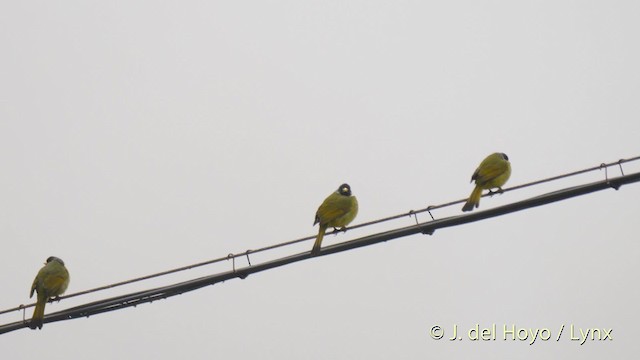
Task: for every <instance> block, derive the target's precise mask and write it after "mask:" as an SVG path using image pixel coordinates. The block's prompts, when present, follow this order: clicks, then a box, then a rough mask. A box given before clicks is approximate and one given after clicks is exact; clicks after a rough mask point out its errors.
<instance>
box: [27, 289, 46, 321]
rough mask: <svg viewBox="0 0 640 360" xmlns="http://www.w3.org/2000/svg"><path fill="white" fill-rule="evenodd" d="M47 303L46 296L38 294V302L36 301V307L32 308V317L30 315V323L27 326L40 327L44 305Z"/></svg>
mask: <svg viewBox="0 0 640 360" xmlns="http://www.w3.org/2000/svg"><path fill="white" fill-rule="evenodd" d="M46 303H47V299H46V298H41V297H40V295H38V302H36V308H35V310H33V317H31V323H29V327H30V328H32V329H35V328H38V329H42V322H43V319H44V305H45V304H46Z"/></svg>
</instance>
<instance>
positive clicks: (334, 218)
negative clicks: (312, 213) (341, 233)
mask: <svg viewBox="0 0 640 360" xmlns="http://www.w3.org/2000/svg"><path fill="white" fill-rule="evenodd" d="M357 214H358V200H357V199H356V197H355V196H353V195H351V187H350V186H349V184H342V185H340V187H339V188H338V190H336V191H335V192H334V193H332V194H331V195H329V196H327V198H326V199H324V201H323V202H322V205H320V207H319V208H318V211H317V212H316V220H315V222H314V223H313V225H315V224H318V223H320V230H319V231H318V237H317V238H316V241H315V243H314V244H313V249H311V254H313V255H317V254H318V253H319V252H320V245H321V244H322V238H323V237H324V234H325V232H326V231H327V228H329V227H332V228H340V229H341V230H344V228H345V227H346V226H347V225H349V223H350V222H352V221H353V219H355V217H356V215H357Z"/></svg>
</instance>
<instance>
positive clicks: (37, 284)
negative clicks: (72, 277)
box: [29, 256, 69, 329]
mask: <svg viewBox="0 0 640 360" xmlns="http://www.w3.org/2000/svg"><path fill="white" fill-rule="evenodd" d="M67 286H69V271H67V268H66V267H65V266H64V261H62V259H60V258H57V257H55V256H50V257H49V258H48V259H47V262H46V263H45V264H44V266H43V267H42V269H40V271H38V275H36V278H35V279H34V280H33V285H31V295H29V297H33V292H34V291H35V292H37V293H38V295H37V299H38V301H37V302H36V308H35V310H34V311H33V317H32V318H31V322H30V323H29V327H30V328H32V329H35V328H38V329H42V321H43V318H44V306H45V304H46V303H47V301H49V299H51V298H56V297H58V296H60V295H62V294H63V293H64V292H65V290H67Z"/></svg>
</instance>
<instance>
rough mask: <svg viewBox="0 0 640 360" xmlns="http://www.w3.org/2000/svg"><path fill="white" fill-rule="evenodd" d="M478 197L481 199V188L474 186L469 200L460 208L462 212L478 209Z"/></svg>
mask: <svg viewBox="0 0 640 360" xmlns="http://www.w3.org/2000/svg"><path fill="white" fill-rule="evenodd" d="M480 197H482V188H481V187H480V186H477V185H476V187H475V188H474V189H473V191H472V192H471V196H469V200H467V202H466V203H465V204H464V206H463V207H462V211H471V210H473V208H474V207H478V206H479V205H480Z"/></svg>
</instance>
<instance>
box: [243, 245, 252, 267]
mask: <svg viewBox="0 0 640 360" xmlns="http://www.w3.org/2000/svg"><path fill="white" fill-rule="evenodd" d="M251 251H252V250H251V249H248V250H247V251H246V252H245V253H244V255H245V256H246V257H247V262H248V263H249V266H251V259H250V258H249V253H250V252H251Z"/></svg>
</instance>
